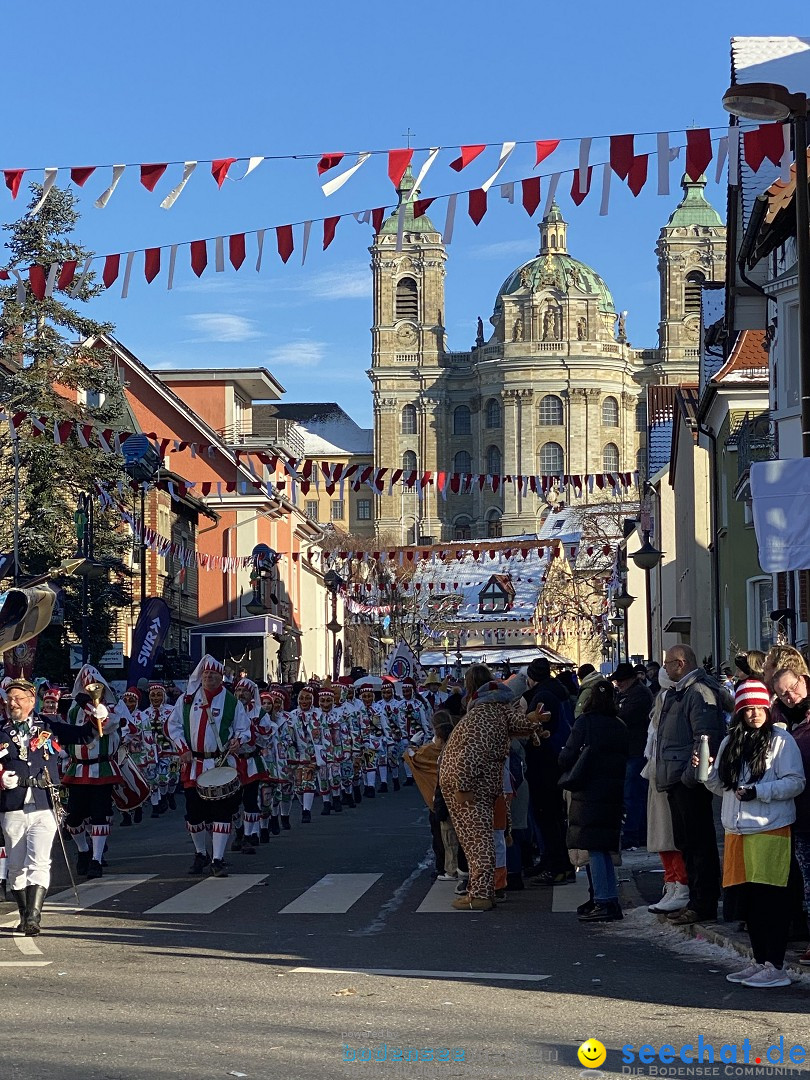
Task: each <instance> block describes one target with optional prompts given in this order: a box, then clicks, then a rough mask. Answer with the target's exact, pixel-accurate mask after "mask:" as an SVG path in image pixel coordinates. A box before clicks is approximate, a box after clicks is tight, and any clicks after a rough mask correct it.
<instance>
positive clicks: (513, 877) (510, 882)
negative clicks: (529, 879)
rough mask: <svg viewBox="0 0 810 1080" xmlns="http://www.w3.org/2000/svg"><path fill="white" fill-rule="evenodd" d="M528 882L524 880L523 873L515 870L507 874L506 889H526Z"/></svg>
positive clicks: (510, 890)
mask: <svg viewBox="0 0 810 1080" xmlns="http://www.w3.org/2000/svg"><path fill="white" fill-rule="evenodd" d="M525 888H526V883H525V881H524V880H523V874H521V873H519V872H518V871H515V873H513V874H507V875H506V889H507V892H517V891H518V890H519V889H525Z"/></svg>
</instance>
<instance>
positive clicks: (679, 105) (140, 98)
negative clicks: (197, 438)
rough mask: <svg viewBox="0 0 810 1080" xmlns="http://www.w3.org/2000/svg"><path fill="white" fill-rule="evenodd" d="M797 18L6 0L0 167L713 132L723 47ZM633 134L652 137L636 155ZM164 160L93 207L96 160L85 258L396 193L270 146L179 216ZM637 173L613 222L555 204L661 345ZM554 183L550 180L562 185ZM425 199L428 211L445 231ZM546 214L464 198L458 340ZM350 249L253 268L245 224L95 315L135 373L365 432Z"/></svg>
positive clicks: (651, 205)
mask: <svg viewBox="0 0 810 1080" xmlns="http://www.w3.org/2000/svg"><path fill="white" fill-rule="evenodd" d="M806 11H807V7H806V2H800V0H785V2H783V3H782V4H780V5H779V6H778V7H776V8H771V7H770V6H768V5H766V4H763V3H761V2H759V3H754V2H752V0H737V2H735V3H728V2H719V0H716V2H713V3H709V4H703V5H700V6H698V5H696V4H691V5H671V4H666V5H657V4H651V3H650V2H649V0H644V2H637V0H625V2H621V0H619V2H617V3H615V4H613V5H606V4H605V3H604V2H595V0H581V2H580V3H579V4H577V5H567V4H554V5H550V4H547V3H542V2H538V0H534V2H527V0H512V3H510V4H507V5H497V4H492V3H490V4H484V3H482V2H479V0H464V2H459V0H445V3H443V4H437V5H433V6H432V7H430V8H425V7H424V6H421V5H417V6H413V5H410V6H408V5H406V6H404V7H403V6H401V5H397V6H391V5H384V4H380V3H379V2H371V0H348V2H346V3H344V4H333V3H325V2H322V0H315V2H310V3H303V4H298V5H280V4H276V3H271V2H268V0H261V2H258V0H256V2H243V0H232V2H231V3H230V4H227V5H225V4H219V3H218V4H214V3H211V2H209V0H196V2H195V3H193V4H192V3H190V2H186V3H177V4H166V3H165V2H156V0H139V2H138V3H137V4H118V5H116V4H110V3H104V4H101V3H96V2H94V0H83V2H82V3H81V4H79V5H65V4H63V3H56V2H53V0H43V2H40V3H38V4H36V5H34V4H15V5H7V6H5V7H4V12H3V29H4V35H3V36H4V40H5V45H6V48H5V49H4V50H3V53H4V56H3V59H4V82H5V86H6V107H5V110H4V122H3V125H2V131H3V136H2V141H1V142H0V145H1V146H2V151H0V153H2V162H1V163H0V168H17V167H19V168H21V167H30V168H32V169H34V168H38V167H45V166H53V165H90V164H99V163H113V162H116V163H117V162H122V163H140V162H162V161H166V160H172V161H178V160H189V159H206V158H214V157H240V156H245V157H246V156H249V155H287V154H321V153H323V152H326V151H346V152H349V151H352V150H354V151H358V150H367V149H386V148H390V147H397V146H402V145H404V143H403V138H402V134H403V132H405V131H406V129H407V128H409V127H410V129H411V130H412V131H413V132H415V137H414V140H413V144H414V145H415V146H417V147H427V146H436V145H440V146H448V147H452V146H457V145H459V144H460V143H484V142H486V143H489V142H492V143H498V144H500V143H501V142H503V141H505V140H510V139H514V140H534V139H541V138H579V137H581V136H596V135H609V134H619V133H623V132H645V131H649V132H655V131H659V130H668V129H681V130H683V129H684V128H685V127H688V126H692V125H696V126H699V127H703V126H715V125H717V126H720V125H723V124H724V123H725V114H724V113H723V110H722V108H721V105H720V99H721V97H722V94H723V91H724V90H725V88H726V86H727V85H728V80H729V40H730V38H731V37H732V36H733V35H759V34H769V35H781V34H801V33H802V32H803V31H804V30H806ZM802 16H804V17H802ZM14 42H16V43H17V44H16V45H14V47H10V44H11V43H14ZM34 61H35V62H34ZM673 141H675V140H674V139H673ZM678 141H682V140H678ZM604 146H605V144H595V145H594V152H593V154H592V159H591V160H592V161H594V162H596V161H603V160H605V157H604ZM646 148H652V144H649V143H648V144H645V145H644V146H643V147H642V146H640V147H639V149H646ZM451 156H455V155H451V153H450V151H447V152H445V153H444V154H442V155H441V156H440V158H439V161H438V162H437V163H436V165H434V167H433V169H432V171H431V173H430V175H429V177H428V179H427V181H426V183H425V186H424V191H423V195H424V196H430V195H440V194H444V193H447V192H450V191H453V190H461V189H466V188H469V187H474V186H477V185H478V184H480V183H481V182H482V181H483V180H484V179H485V178H486V177H487V176H488V175H489V174H490V173H491V172H492V171H493V170H494V168H495V163H496V161H497V149H494V148H493V149H492V150H490V151H488V152H487V154H486V155H485V156H482V157H481V158H480V159H479V160H478V161H477V162H475V163H474V164H473V165H471V166H470V167H469V168H468V169H467V170H466V171H465V172H463V173H461V174H456V173H454V172H453V171H452V170H450V169H448V167H447V164H448V162H449V161H450V160H451ZM423 157H424V155H419V156H417V158H416V159H415V164H416V165H418V163H419V162H420V161H421V160H422V159H423ZM574 163H575V156H574V150H573V148H565V147H564V148H562V149H561V150H559V151H557V153H556V154H555V156H554V157H553V158H551V159H549V161H548V162H547V163H544V165H543V166H542V167H541V169H540V170H538V171H540V172H545V171H551V170H552V167H553V168H554V169H557V168H566V167H571V166H572V165H573V164H574ZM345 164H350V162H349V161H348V160H347V161H346V162H344V165H345ZM533 164H534V157H533V153H532V151H531V148H529V147H524V148H520V147H519V148H518V150H516V152H515V154H514V155H513V157H512V159H511V161H510V163H509V165H508V166H507V169H506V170H505V171H504V173H503V174H502V175H501V177H499V181H498V183H500V182H501V181H504V180H510V179H519V178H521V177H523V176H529V175H531V174H532V166H533ZM679 167H680V166H679V165H678V164H677V163H676V164H675V165H674V166H673V169H672V179H673V188H675V181H676V179H677V176H678V170H679ZM237 168H241V169H243V168H244V167H243V166H242V167H234V173H237ZM180 171H181V170H180V168H179V167H177V166H175V167H174V168H173V169H172V170H171V171H170V172H168V173H167V174H166V175H165V176H164V177H163V179H162V180H161V182H160V184H159V185H158V187H157V189H156V190H155V192H154V193H152V194H150V193H148V192H147V191H146V190H145V189H144V188H143V187H141V185H140V184H139V182H138V175H137V170H136V169H129V170H127V172H126V173H125V174H124V177H123V179H122V180H121V182H120V184H119V187H118V189H117V191H116V193H115V194H114V196H113V197H112V199H111V201H110V203H109V205H108V206H107V208H106V209H104V210H97V209H95V208H94V207H93V205H92V203H93V200H94V199H95V198H97V196H98V195H99V194H100V193H101V191H102V190H103V189H104V188H105V187H106V186H107V184H108V183H109V180H110V175H111V174H110V169H109V168H107V169H105V170H101V171H99V172H97V173H96V174H94V176H93V177H91V179H90V180H89V181H88V183H87V185H86V187H85V188H84V189H83V190H82V191H81V196H80V206H81V208H82V212H83V217H82V220H81V222H80V227H79V236H80V239H81V240H82V242H83V243H84V244H85V245H86V246H87V247H89V248H90V249H91V250H94V251H96V252H99V253H109V252H117V251H126V250H129V249H131V248H143V247H152V246H158V245H168V244H172V243H178V242H183V241H188V240H192V239H196V238H200V237H210V236H217V235H223V234H224V235H227V234H229V233H231V232H238V231H244V230H252V229H258V228H270V227H272V226H274V225H279V224H285V223H287V222H294V221H301V220H306V219H308V218H319V217H323V216H326V215H330V214H343V213H349V212H352V211H362V210H364V209H366V208H368V207H374V206H377V205H380V204H383V203H390V202H392V201H393V200H394V192H393V188H392V186H391V183H390V181H389V180H388V178H387V176H386V174H385V173H386V168H385V159H384V158H377V159H375V158H373V159H371V160H370V161H369V162H368V163H367V164H366V165H365V166H364V167H363V169H361V170H360V172H359V173H358V174H357V175H356V176H355V177H354V178H353V179H352V180H350V181H349V182H348V183H347V184H346V186H345V187H344V188H343V189H342V190H341V191H340V192H338V193H337V194H335V195H334V196H332V197H331V198H329V199H327V198H325V197H324V195H323V194H322V192H321V189H320V185H319V182H318V176H317V172H316V168H315V162H314V161H297V162H289V161H286V162H264V163H263V164H262V165H261V166H259V168H258V169H257V170H256V171H255V172H253V173H252V174H251V175H250V176H249V177H247V178H246V179H245V181H244V182H242V183H231V182H226V183H225V185H224V187H223V189H222V190H221V191H218V190H217V188H216V185H215V183H214V181H213V179H212V178H211V176H210V173H209V172H208V171H207V166H202V165H201V166H200V167H199V168H198V170H197V172H196V173H195V175H194V176H193V177H192V179H191V181H190V182H189V184H188V186H187V188H186V189H185V191H184V192H183V194H182V196H181V197H180V199H179V200H178V202H177V203H176V205H175V206H174V208H173V209H171V210H170V211H165V210H162V209H160V205H159V204H160V201H161V199H162V198H163V196H164V195H165V194H166V192H167V191H168V190H169V189H170V188H171V187H172V186H173V185H174V184H175V183H176V182H177V181H178V180H179V175H180ZM653 172H654V162H652V161H651V180H650V181H649V182H648V186H647V187H646V188H645V189H644V190H643V191H642V193H641V195H640V196H639V197H638V198H637V199H634V198H633V197H632V195H630V194H629V192H628V191H627V190H626V189H623V190H622V188H621V185H620V184H619V183H616V182H615V178H614V185H613V194H612V199H611V210H610V213H609V215H608V216H607V217H599V215H598V209H599V206H598V204H599V191H598V182H596V181H595V188H596V190H594V191H593V192H592V193H591V196H590V197H589V198H588V199H586V201H585V203H584V204H583V205H582V206H581V207H579V208H575V207H574V206H573V205H572V204H571V202H570V199H569V198H568V196H567V193H566V194H563V195H562V197H561V199H560V202H561V205H562V208H563V212H564V214H565V216H566V217H567V219H568V221H569V223H570V228H569V250H571V252H572V254H574V255H575V256H577V257H578V258H581V259H583V260H584V261H585V262H588V263H590V264H591V265H592V266H594V268H595V269H596V270H597V271H598V272H599V273H600V274H601V275H602V276H603V277H604V278H605V280H606V281H607V283H608V285H609V286H610V288H611V290H612V292H613V294H614V297H615V299H616V302H617V305H618V307H619V308H625V309H627V310H628V311H629V317H628V321H627V328H628V334H629V337H630V340H631V342H632V343H633V344H634V345H638V346H652V345H655V344H656V325H657V319H658V278H657V273H656V258H655V254H654V247H655V242H656V238H657V234H658V230H659V229H660V227H661V225H662V224H663V223H664V222H665V221H666V219H667V217H668V215H669V213H670V212H671V210H672V208H673V206H674V205H675V202H676V197H675V195H674V194H673V196H671V197H670V198H666V197H661V196H657V195H656V194H655V185H654V183H653V181H654V175H653ZM34 175H36V174H32V177H33V176H34ZM61 175H62V174H60V178H61ZM712 175H713V167H712ZM37 178H41V174H39V176H38V177H37ZM27 179H28V177H26V180H27ZM569 187H570V178H569V179H567V180H566V179H565V178H564V179H563V182H562V185H561V189H560V190H561V192H562V191H563V189H564V190H565V192H567V190H568V188H569ZM708 195H709V198H710V199H711V200H712V202H713V203H714V205H715V206H716V207H717V208H718V209H719V210H720V211H721V212H722V211H723V207H724V195H723V193H722V190H721V189H719V188H717V187H716V186H715V185H714V184H713V183H712V184H711V185H710V187H709V189H708ZM22 196H23V193H22V192H21V195H20V197H19V198H18V200H17V202H16V203H15V202H12V200H11V197H10V195H9V194H8V192H7V191H6V190H5V189H4V188H0V212H1V213H2V218H0V220H2V221H5V222H8V221H11V220H13V219H14V218H15V217H16V216H18V213H19V211H20V209H21V207H22V206H23V205H24V202H23V197H22ZM444 207H445V204H444V203H437V204H436V207H435V214H434V213H433V212H432V216H433V217H434V219H435V221H436V222H437V224H440V225H441V224H442V223H443V222H444V214H445V209H444ZM541 212H542V205H541V210H540V211H539V212H538V214H537V215H536V216H535V218H534V219H533V220H531V221H530V220H529V218H528V217H527V215H526V213H525V211H524V210H523V209H522V208H521V207H520V206H519V205H517V204H516V205H515V206H511V207H510V206H508V204H506V203H505V202H504V201H503V200H501V199H500V198H499V196H498V189H497V185H496V187H495V188H493V190H492V192H491V193H490V210H489V212H488V214H487V215H486V217H485V218H484V219H483V221H482V222H481V224H480V226H478V228H476V227H475V226H474V225H473V224H472V222H471V221H470V220H469V218H467V216H466V203H463V202H462V201H460V203H459V210H458V214H457V218H456V229H455V235H454V238H453V242H452V244H451V245H450V248H449V259H448V264H447V269H448V274H447V306H446V308H447V309H446V316H445V322H446V325H447V330H448V337H449V345H450V348H452V349H464V348H469V347H470V345H471V344H472V342H473V340H474V338H475V323H476V319H477V317H478V315H481V316H482V317H483V318H484V320H485V323H486V320H487V319H488V318H489V316H490V315H491V313H492V307H493V304H494V301H495V297H496V294H497V291H498V288H499V286H500V284H501V283H502V282H503V281H504V279H505V278H506V277H507V276H508V275H509V273H510V272H511V271H512V270H513V269H514V268H515V267H516V266H517V265H519V264H520V263H521V262H523V261H525V260H526V259H528V258H530V257H531V256H532V255H533V254H534V252H535V251H536V245H537V229H536V224H535V222H536V221H537V220H539V217H540V213H541ZM370 241H371V230H370V227H369V226H363V225H359V224H357V223H356V222H354V221H353V220H351V219H349V220H348V221H342V222H341V223H340V226H339V227H338V231H337V236H336V239H335V241H334V243H333V244H332V245H331V247H330V248H329V250H328V251H327V252H322V251H321V250H320V236H319V235H318V227H317V226H315V227H314V229H313V234H312V240H311V244H310V251H309V254H308V257H307V262H306V265H305V266H303V267H302V266H301V263H300V252H296V253H295V254H293V256H292V258H291V260H290V262H289V263H288V264H287V265H286V266H284V265H283V264H282V263H281V261H280V260H279V259H278V256H277V255H276V252H275V239H274V236H272V235H268V237H267V240H266V248H265V256H264V266H263V269H262V272H261V274H258V275H257V274H256V273H255V271H254V270H253V265H254V263H255V245H254V242H252V241H250V240H249V241H248V254H247V259H246V262H245V265H244V266H243V267H242V269H241V270H240V271H239V272H238V273H235V272H234V271H233V270H231V269H230V267H229V268H228V269H227V270H226V272H225V273H223V274H215V273H214V272H213V251H212V252H211V253H210V254H209V269H208V271H207V272H206V274H205V275H204V276H203V278H202V279H201V280H199V281H198V280H197V279H196V278H195V277H194V276H193V275H192V273H191V271H190V270H189V269H188V255H187V253H185V254H184V253H183V252H182V251H181V253H180V254H179V257H178V258H179V263H178V272H177V275H176V278H175V285H174V289H173V290H172V291H171V292H167V290H166V271H165V268H164V270H163V272H162V274H161V276H160V277H159V278H158V279H157V280H156V281H155V282H154V283H152V284H151V285H147V284H146V283H145V282H144V280H143V277H142V269H140V270H139V271H138V273H137V274H136V275H135V277H134V279H133V284H132V286H131V289H130V294H129V297H128V298H127V299H126V300H122V299H121V298H120V283H119V285H118V286H114V287H113V289H112V290H111V291H110V293H109V294H107V295H105V296H104V297H102V298H100V299H99V300H98V301H96V302H95V303H94V305H93V309H94V310H93V314H95V315H96V317H98V318H103V319H109V320H111V321H112V322H114V323H115V324H116V328H117V330H116V333H117V336H118V337H119V338H120V339H121V340H122V341H123V342H124V343H125V344H126V345H127V347H128V348H130V349H132V350H133V351H134V352H135V353H136V354H137V355H138V356H139V357H140V358H141V359H142V360H143V361H144V362H145V363H147V364H148V365H150V366H152V367H155V368H160V367H167V366H212V367H227V366H234V365H247V366H256V365H265V366H267V367H269V368H270V370H271V371H272V372H273V374H274V375H275V376H276V377H277V378H278V379H279V381H280V382H281V383H282V385H284V386H285V387H286V389H287V399H288V400H291V401H295V400H298V401H304V400H308V401H312V400H332V399H334V400H337V401H339V402H340V403H341V404H342V405H343V406H344V407H345V408H346V409H347V410H348V411H349V412H350V413H351V414H352V415H353V416H354V417H355V419H357V420H358V422H360V423H363V424H369V423H370V420H371V401H370V394H369V384H368V380H367V377H366V375H365V371H366V369H367V367H368V365H369V348H370V335H369V327H370V324H371V277H370V272H369V270H368V262H369V258H368V250H367V249H368V245H369V243H370ZM296 244H297V245H299V244H300V233H298V234H297V235H296ZM136 266H138V263H137V262H136ZM141 266H142V264H141ZM164 267H165V263H164Z"/></svg>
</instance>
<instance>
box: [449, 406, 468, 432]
mask: <svg viewBox="0 0 810 1080" xmlns="http://www.w3.org/2000/svg"><path fill="white" fill-rule="evenodd" d="M471 431H472V422H471V420H470V410H469V409H468V408H467V406H466V405H459V407H458V408H457V409H455V410H454V411H453V434H454V435H469V434H470V432H471Z"/></svg>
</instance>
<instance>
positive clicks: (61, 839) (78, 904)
mask: <svg viewBox="0 0 810 1080" xmlns="http://www.w3.org/2000/svg"><path fill="white" fill-rule="evenodd" d="M43 775H44V776H45V779H46V781H47V788H46V790H47V792H48V794H49V795H50V797H51V813H52V814H53V820H54V821H55V822H56V835H57V836H58V837H59V846H60V847H61V848H62V854H63V855H64V857H65V866H66V868H67V872H68V877H69V878H70V884H71V885H72V886H73V894H74V896H75V897H76V907H81V906H82V902H81V900H80V899H79V887H78V885H77V884H76V879H75V878H74V876H73V870H72V869H71V865H70V859H69V858H68V853H67V848H66V847H65V838H64V836H62V823H61V822H60V821H59V815H58V814H57V812H56V800H57V799H58V797H59V796H58V794H57V791H56V788H55V787H54V783H53V780H51V777H50V774H49V773H48V767H47V765H46V766H45V770H44V773H43Z"/></svg>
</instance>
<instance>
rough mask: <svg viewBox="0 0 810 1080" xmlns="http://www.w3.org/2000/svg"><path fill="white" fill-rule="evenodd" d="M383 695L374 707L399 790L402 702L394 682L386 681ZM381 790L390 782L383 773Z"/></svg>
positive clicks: (387, 761) (402, 725) (387, 759)
mask: <svg viewBox="0 0 810 1080" xmlns="http://www.w3.org/2000/svg"><path fill="white" fill-rule="evenodd" d="M381 695H382V696H381V698H380V700H379V701H378V702H377V704H376V705H375V706H374V709H375V711H376V713H377V715H378V716H379V718H380V727H381V728H382V730H383V736H384V738H385V751H386V764H387V765H388V771H389V772H390V773H391V780H392V781H393V785H394V791H399V753H400V751H399V746H400V742H401V741H402V729H403V727H404V722H403V720H402V717H401V715H400V703H399V702H398V701H397V699H396V698H395V697H394V686H393V683H390V682H384V683H383V685H382V691H381ZM380 791H381V792H385V791H388V783H387V782H386V780H383V778H382V773H380Z"/></svg>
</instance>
